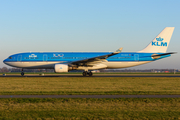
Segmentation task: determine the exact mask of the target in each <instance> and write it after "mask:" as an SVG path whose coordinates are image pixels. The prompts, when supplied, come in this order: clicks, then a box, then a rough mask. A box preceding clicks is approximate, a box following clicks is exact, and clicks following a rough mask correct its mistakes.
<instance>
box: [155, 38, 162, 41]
mask: <svg viewBox="0 0 180 120" xmlns="http://www.w3.org/2000/svg"><path fill="white" fill-rule="evenodd" d="M156 40H157V41H163V40H164V38H161V37H159V38H156Z"/></svg>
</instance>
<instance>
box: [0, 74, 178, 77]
mask: <svg viewBox="0 0 180 120" xmlns="http://www.w3.org/2000/svg"><path fill="white" fill-rule="evenodd" d="M0 77H84V76H82V75H81V74H44V75H42V74H40V75H39V74H25V75H24V76H21V75H20V74H6V75H0ZM86 77H89V76H86ZM91 77H180V74H94V75H93V76H91Z"/></svg>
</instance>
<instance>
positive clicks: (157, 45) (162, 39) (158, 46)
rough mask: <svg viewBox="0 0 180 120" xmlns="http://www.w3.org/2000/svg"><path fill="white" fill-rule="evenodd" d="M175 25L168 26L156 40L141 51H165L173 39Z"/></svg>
mask: <svg viewBox="0 0 180 120" xmlns="http://www.w3.org/2000/svg"><path fill="white" fill-rule="evenodd" d="M173 31H174V27H166V28H164V30H163V31H162V32H161V33H160V34H159V35H158V36H157V37H156V38H154V40H153V41H152V42H151V43H150V44H149V45H148V46H147V47H146V48H144V49H143V50H141V51H139V52H143V53H144V52H146V53H165V52H166V50H167V48H168V45H169V42H170V40H171V36H172V33H173Z"/></svg>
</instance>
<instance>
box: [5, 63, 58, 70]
mask: <svg viewBox="0 0 180 120" xmlns="http://www.w3.org/2000/svg"><path fill="white" fill-rule="evenodd" d="M56 63H61V62H6V64H8V65H10V66H12V67H18V68H31V69H36V68H37V69H41V68H43V69H54V64H56Z"/></svg>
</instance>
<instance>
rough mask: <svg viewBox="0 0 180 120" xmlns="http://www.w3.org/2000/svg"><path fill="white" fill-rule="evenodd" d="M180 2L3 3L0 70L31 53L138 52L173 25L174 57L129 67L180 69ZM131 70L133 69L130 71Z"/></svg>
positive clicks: (66, 0) (23, 0)
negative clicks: (17, 56) (20, 55)
mask: <svg viewBox="0 0 180 120" xmlns="http://www.w3.org/2000/svg"><path fill="white" fill-rule="evenodd" d="M179 5H180V1H179V0H0V68H1V67H8V66H6V65H5V64H4V63H3V60H4V59H6V58H7V57H8V56H10V55H12V54H15V53H21V52H29V51H31V52H32V51H48V52H50V51H70V52H71V51H72V52H73V51H93V52H94V51H115V50H117V49H118V48H120V47H123V51H124V52H136V51H140V50H142V49H143V48H145V47H146V46H147V45H148V44H149V43H150V42H151V41H152V40H153V39H154V38H155V37H156V36H157V35H158V34H159V33H160V32H161V31H162V30H163V29H164V28H165V27H175V30H174V33H173V35H172V38H171V42H170V44H169V47H168V50H167V52H177V54H174V55H172V56H171V57H168V58H165V59H161V60H158V61H155V62H152V63H148V64H144V65H140V66H136V67H131V68H130V69H180V55H179V54H180V47H179V46H180V34H179V33H180V7H179ZM128 69H129V68H128Z"/></svg>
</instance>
